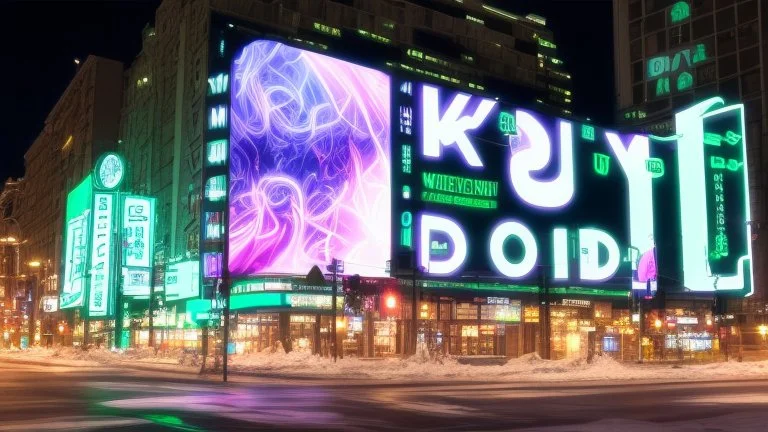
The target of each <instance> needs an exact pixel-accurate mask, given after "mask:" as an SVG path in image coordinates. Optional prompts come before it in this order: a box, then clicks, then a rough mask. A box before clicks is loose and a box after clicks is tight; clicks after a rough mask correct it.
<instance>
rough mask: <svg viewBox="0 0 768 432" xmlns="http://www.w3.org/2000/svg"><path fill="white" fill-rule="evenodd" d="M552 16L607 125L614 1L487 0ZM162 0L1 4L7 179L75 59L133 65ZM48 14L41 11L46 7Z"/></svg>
mask: <svg viewBox="0 0 768 432" xmlns="http://www.w3.org/2000/svg"><path fill="white" fill-rule="evenodd" d="M488 3H489V4H492V5H494V6H498V7H501V8H504V9H506V10H509V11H511V12H514V13H517V14H521V15H524V14H526V13H536V14H538V15H542V16H544V17H546V18H547V26H548V27H549V28H551V29H553V31H554V33H555V41H556V43H557V45H558V52H559V56H560V57H561V58H562V60H565V66H566V69H567V70H568V72H570V73H571V75H572V77H573V87H574V98H573V99H574V106H573V112H574V113H575V114H576V115H579V116H585V117H586V116H588V117H591V118H592V120H593V121H595V122H596V123H597V124H601V125H610V124H611V123H612V120H613V115H612V112H613V104H614V98H613V93H614V91H613V59H612V56H613V36H612V34H613V33H612V18H611V6H612V2H611V1H610V0H514V1H510V0H488ZM159 4H160V0H133V1H108V2H107V1H71V2H70V1H55V2H54V1H50V2H46V1H12V2H10V3H5V5H4V6H2V7H1V8H0V38H2V39H0V40H3V41H4V43H3V45H4V49H3V50H2V53H0V59H2V60H0V64H2V68H0V74H2V75H0V76H1V77H2V82H3V84H4V87H5V90H4V92H3V96H4V97H3V99H2V101H3V104H2V108H1V109H2V111H0V114H1V116H0V118H2V119H3V123H2V125H1V126H0V148H1V149H2V150H4V153H3V155H2V157H0V181H4V180H5V179H6V178H7V177H9V176H11V177H19V176H22V175H23V174H24V159H23V157H24V152H26V150H27V149H28V148H29V146H30V145H31V144H32V142H33V141H34V139H35V138H36V137H37V135H38V134H39V133H40V131H41V129H42V127H43V123H44V121H45V117H46V116H47V114H48V112H49V111H50V110H51V108H53V106H54V105H55V104H56V101H57V100H58V98H59V96H60V95H61V94H62V92H63V91H64V89H65V88H66V87H67V84H68V83H69V81H70V79H71V78H72V77H73V76H74V74H75V64H74V62H73V59H74V58H75V57H79V58H81V59H83V60H85V58H86V57H87V56H88V54H95V55H99V56H103V57H109V58H113V59H116V60H120V61H122V62H123V63H124V64H125V65H126V66H128V65H129V64H130V62H131V60H132V59H133V58H134V57H135V56H136V54H138V52H139V50H140V49H141V29H142V28H143V27H144V25H145V24H147V23H150V22H152V21H153V20H154V14H155V9H157V6H158V5H159ZM43 9H44V10H45V13H41V10H43Z"/></svg>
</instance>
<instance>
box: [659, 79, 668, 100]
mask: <svg viewBox="0 0 768 432" xmlns="http://www.w3.org/2000/svg"><path fill="white" fill-rule="evenodd" d="M669 92H670V90H669V77H664V78H659V80H658V81H656V96H663V95H667V94H669Z"/></svg>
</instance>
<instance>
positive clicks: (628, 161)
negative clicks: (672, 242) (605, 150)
mask: <svg viewBox="0 0 768 432" xmlns="http://www.w3.org/2000/svg"><path fill="white" fill-rule="evenodd" d="M605 138H606V140H607V141H608V144H609V145H610V147H611V150H612V151H613V154H614V155H616V159H618V160H619V165H620V166H621V169H622V170H623V171H624V176H625V177H626V178H627V184H628V185H629V240H630V244H631V245H632V246H634V247H636V248H638V250H639V251H640V253H641V254H643V253H645V252H647V251H648V249H646V248H644V246H645V245H646V243H647V239H648V236H652V235H653V234H654V231H653V180H652V178H651V175H650V174H649V173H648V171H647V170H646V168H645V161H646V160H647V159H648V158H649V157H650V142H649V140H648V137H646V136H642V135H633V136H632V140H631V141H630V142H629V145H628V146H625V145H624V143H623V142H622V141H621V137H619V135H617V134H616V133H613V132H606V133H605ZM650 247H651V248H652V247H653V245H651V246H650ZM633 288H634V289H645V283H644V282H643V283H639V282H633Z"/></svg>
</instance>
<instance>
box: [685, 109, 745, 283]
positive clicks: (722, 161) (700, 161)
mask: <svg viewBox="0 0 768 432" xmlns="http://www.w3.org/2000/svg"><path fill="white" fill-rule="evenodd" d="M675 123H676V126H677V135H678V136H677V162H678V163H677V165H678V184H679V191H680V196H681V197H683V198H682V201H683V205H681V208H680V213H679V214H680V218H679V222H680V232H681V233H682V251H681V253H682V265H683V269H684V282H685V285H686V286H687V287H696V289H697V290H706V291H733V290H740V291H743V292H744V293H745V294H749V293H751V292H752V291H753V290H754V288H753V287H754V280H753V279H754V277H753V264H752V232H751V231H752V227H751V225H750V223H751V216H750V205H749V204H750V201H749V176H748V169H747V143H746V136H745V133H746V132H745V127H744V124H745V118H744V105H741V104H737V105H728V106H726V105H724V101H723V100H722V99H721V98H711V99H708V100H705V101H702V102H700V103H698V104H696V105H694V106H692V107H690V108H688V109H686V110H684V111H681V112H679V113H677V115H676V117H675Z"/></svg>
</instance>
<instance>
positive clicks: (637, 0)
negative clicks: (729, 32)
mask: <svg viewBox="0 0 768 432" xmlns="http://www.w3.org/2000/svg"><path fill="white" fill-rule="evenodd" d="M678 1H679V0H645V14H646V15H650V14H654V13H655V12H659V11H666V10H667V8H669V7H671V6H673V5H674V4H675V3H677V2H678ZM757 1H758V0H717V2H715V0H688V1H686V3H688V5H689V6H690V11H691V15H693V16H697V15H702V14H705V13H709V12H712V11H714V10H720V9H723V8H727V7H729V6H732V5H733V4H734V3H743V4H756V2H757ZM642 16H643V1H642V0H629V19H630V20H635V19H637V18H641V17H642Z"/></svg>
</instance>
